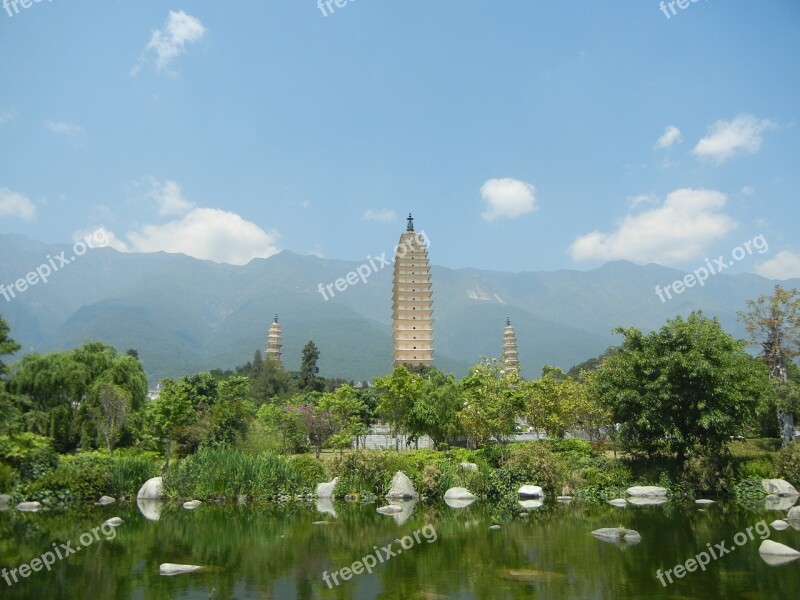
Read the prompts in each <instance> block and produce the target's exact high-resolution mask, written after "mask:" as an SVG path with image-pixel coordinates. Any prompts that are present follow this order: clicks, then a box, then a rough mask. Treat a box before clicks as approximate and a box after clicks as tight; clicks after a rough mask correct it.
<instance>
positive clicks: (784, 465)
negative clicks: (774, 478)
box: [776, 442, 800, 487]
mask: <svg viewBox="0 0 800 600" xmlns="http://www.w3.org/2000/svg"><path fill="white" fill-rule="evenodd" d="M776 469H777V472H778V475H779V476H780V477H782V478H783V479H785V480H786V481H788V482H789V483H791V484H793V485H794V486H795V487H800V443H798V442H794V443H791V444H789V445H787V446H785V447H784V448H781V451H780V452H779V453H778V458H777V461H776Z"/></svg>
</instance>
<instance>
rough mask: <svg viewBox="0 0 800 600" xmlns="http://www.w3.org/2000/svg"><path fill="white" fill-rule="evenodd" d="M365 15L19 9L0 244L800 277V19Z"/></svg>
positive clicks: (756, 9)
mask: <svg viewBox="0 0 800 600" xmlns="http://www.w3.org/2000/svg"><path fill="white" fill-rule="evenodd" d="M337 2H338V4H337V3H336V2H334V1H331V2H330V3H329V4H328V5H327V6H326V4H325V2H324V1H323V2H318V0H267V1H263V0H259V1H255V0H242V1H237V2H211V1H205V0H195V1H192V2H183V3H181V2H174V1H172V0H170V1H167V2H162V1H148V0H137V1H135V2H134V1H127V2H123V1H121V0H104V1H102V2H100V1H95V2H88V1H77V0H73V1H69V0H24V4H22V3H20V1H11V0H6V2H5V3H4V4H3V6H2V9H0V148H2V160H0V233H11V232H13V233H18V234H23V235H25V236H28V237H30V238H33V239H36V240H40V241H43V242H48V243H54V242H68V241H72V240H74V239H78V238H79V237H81V236H84V235H86V234H87V232H93V231H97V230H98V228H104V229H105V231H106V232H107V234H108V236H109V239H111V240H112V243H111V245H112V246H113V247H114V248H116V249H117V250H119V251H124V252H154V251H167V252H183V253H185V254H189V255H191V256H195V257H197V258H202V259H208V260H214V261H217V262H223V263H231V264H246V263H247V262H248V261H250V260H252V259H253V258H258V257H269V256H271V255H272V254H274V253H276V252H279V251H281V250H291V251H293V252H296V253H299V254H313V255H317V256H321V257H324V258H335V259H348V260H363V259H365V258H366V257H367V256H368V255H371V256H375V255H377V254H380V253H381V252H384V251H391V250H392V249H393V247H394V245H395V244H396V243H397V241H398V238H399V236H400V234H401V233H402V232H403V231H404V230H405V216H406V215H407V214H408V213H409V212H413V214H414V217H415V223H416V228H417V230H418V231H419V230H424V231H425V233H426V235H427V237H428V239H429V240H430V258H431V262H432V263H433V264H437V265H443V266H447V267H452V268H462V267H474V268H480V269H492V270H503V271H515V272H516V271H538V270H543V271H553V270H558V269H579V270H586V269H591V268H595V267H597V266H599V265H602V264H604V263H605V262H608V261H612V260H619V259H624V260H629V261H632V262H635V263H638V264H648V263H651V262H652V263H659V264H662V265H665V266H670V267H675V268H678V269H682V270H685V271H691V270H693V269H696V268H697V267H700V266H703V265H705V264H707V261H708V260H711V261H712V262H713V260H714V259H715V258H716V257H717V256H724V257H731V256H733V257H734V258H735V259H736V260H731V259H726V260H727V261H728V262H729V269H728V271H729V272H731V273H734V272H754V273H758V274H761V275H764V276H766V277H770V278H775V279H786V278H791V277H800V237H799V236H798V227H797V225H798V223H800V219H799V218H798V217H800V202H799V200H800V168H798V159H800V135H799V132H798V123H797V122H798V116H799V115H798V112H800V36H798V34H797V32H798V30H800V2H798V1H797V0H764V1H760V2H755V1H745V0H735V1H722V0H699V1H696V0H695V1H692V0H680V1H679V2H675V1H673V2H664V3H659V2H658V1H657V0H620V1H618V2H596V1H593V0H580V1H579V0H559V1H557V2H556V1H550V2H544V1H540V0H471V1H470V2H464V1H462V0H437V1H436V2H423V1H422V0H409V1H407V2H386V1H385V0H337ZM26 5H27V6H26ZM754 240H760V241H759V242H758V243H755V242H754ZM746 243H747V244H746ZM745 244H746V245H745ZM745 248H747V251H745Z"/></svg>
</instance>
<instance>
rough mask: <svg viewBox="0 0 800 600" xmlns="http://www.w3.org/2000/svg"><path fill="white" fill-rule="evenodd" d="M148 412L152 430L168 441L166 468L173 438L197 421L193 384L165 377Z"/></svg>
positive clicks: (166, 467)
mask: <svg viewBox="0 0 800 600" xmlns="http://www.w3.org/2000/svg"><path fill="white" fill-rule="evenodd" d="M147 413H148V422H149V423H150V426H151V428H152V432H153V433H154V434H155V435H156V437H157V438H159V439H160V440H161V441H166V450H165V452H164V455H165V458H166V463H165V465H164V470H166V469H168V468H169V460H170V456H171V454H172V440H173V439H174V438H175V436H176V435H177V434H178V433H180V432H181V431H182V430H183V429H185V428H186V427H188V426H189V425H191V424H193V423H195V422H196V421H197V412H196V411H195V408H194V402H193V390H192V386H191V385H190V384H189V383H188V382H187V381H186V379H185V378H181V379H179V380H175V379H164V380H163V381H162V382H161V392H160V393H159V395H158V398H157V399H156V400H154V401H153V402H151V403H150V405H149V406H148V408H147Z"/></svg>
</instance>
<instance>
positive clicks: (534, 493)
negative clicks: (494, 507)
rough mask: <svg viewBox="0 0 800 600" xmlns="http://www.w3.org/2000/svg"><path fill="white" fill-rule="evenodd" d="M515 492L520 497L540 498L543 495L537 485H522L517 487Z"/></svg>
mask: <svg viewBox="0 0 800 600" xmlns="http://www.w3.org/2000/svg"><path fill="white" fill-rule="evenodd" d="M517 494H519V497H520V498H541V497H542V496H544V492H543V491H542V488H541V487H539V486H538V485H523V486H522V487H521V488H519V491H517Z"/></svg>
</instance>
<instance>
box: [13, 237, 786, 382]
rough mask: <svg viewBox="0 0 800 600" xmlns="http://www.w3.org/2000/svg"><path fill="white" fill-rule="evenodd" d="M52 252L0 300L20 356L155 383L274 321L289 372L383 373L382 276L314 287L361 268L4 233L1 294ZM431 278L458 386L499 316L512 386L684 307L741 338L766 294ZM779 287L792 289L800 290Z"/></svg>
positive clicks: (609, 268) (594, 273)
mask: <svg viewBox="0 0 800 600" xmlns="http://www.w3.org/2000/svg"><path fill="white" fill-rule="evenodd" d="M62 251H65V257H67V258H73V260H72V262H70V263H69V264H67V265H64V266H62V267H61V268H60V269H59V270H58V271H57V272H55V273H53V274H52V275H51V276H50V279H49V281H48V282H47V283H46V284H43V283H41V282H40V283H38V284H36V285H34V286H32V287H30V288H29V289H27V290H26V291H25V292H24V293H21V294H20V293H17V297H16V298H12V299H11V300H10V301H7V300H6V299H5V298H4V297H3V296H2V295H0V315H2V316H3V317H4V318H5V319H6V320H7V321H8V322H9V324H10V326H11V333H12V337H13V338H14V339H16V340H17V341H18V342H20V343H21V344H22V345H23V348H24V350H23V351H24V352H31V351H37V352H46V351H50V350H54V349H68V348H72V347H74V346H77V345H80V344H81V343H82V342H83V341H84V340H86V339H100V340H103V341H106V342H108V343H110V344H113V345H114V346H116V347H117V348H118V349H119V350H120V351H125V350H126V349H128V348H135V349H136V350H138V352H139V356H140V357H141V359H142V361H143V363H144V365H145V368H146V369H147V372H148V375H149V377H150V379H151V382H155V381H156V380H157V379H159V378H161V377H164V376H170V375H179V374H182V373H185V372H194V371H198V370H205V369H210V368H214V367H223V368H227V367H232V366H234V365H237V364H242V363H244V362H246V361H247V360H249V359H250V358H252V356H253V353H254V352H255V350H256V349H263V347H264V345H265V341H266V334H267V329H268V328H269V324H270V323H271V321H272V316H273V314H274V313H278V314H279V317H280V321H281V324H282V327H283V335H284V348H283V350H284V364H285V365H286V367H287V368H289V369H297V368H298V367H299V363H300V351H301V348H302V346H303V345H304V344H305V343H306V342H307V341H308V340H314V342H315V343H316V344H317V346H319V348H320V352H321V356H320V370H321V373H322V374H323V375H327V376H334V375H335V376H341V377H346V378H348V379H365V378H371V377H374V376H376V375H382V374H385V373H387V372H388V371H389V370H390V368H391V330H390V326H391V278H392V272H391V265H389V266H386V267H385V268H383V269H382V270H380V271H378V272H377V273H373V274H372V275H371V276H370V277H369V279H368V281H367V283H366V284H364V283H361V282H360V281H359V282H358V283H357V284H356V285H353V286H350V287H348V289H347V290H346V291H344V292H335V294H336V295H335V297H332V298H329V299H328V300H325V299H324V298H323V296H322V295H321V294H320V293H319V291H318V285H319V284H320V283H322V284H323V285H325V284H328V283H332V282H333V281H335V280H336V279H337V278H339V277H344V276H346V274H347V273H348V272H349V271H352V270H355V269H356V268H357V267H358V265H359V264H360V263H358V262H353V261H342V260H326V259H320V258H317V257H314V256H300V255H297V254H294V253H292V252H288V251H285V252H282V253H280V254H278V255H276V256H273V257H271V258H269V259H258V260H253V261H252V262H250V263H249V264H247V265H245V266H241V267H239V266H232V265H222V264H217V263H213V262H210V261H204V260H197V259H194V258H189V257H187V256H184V255H176V254H165V253H155V254H123V253H119V252H116V251H115V250H112V249H110V248H99V249H94V250H90V251H89V252H87V253H86V254H85V255H83V256H81V257H72V256H71V254H70V253H71V252H72V247H71V246H69V245H63V244H62V245H48V244H42V243H39V242H36V241H33V240H30V239H28V238H25V237H23V236H19V235H13V234H8V235H0V283H3V284H5V285H6V287H8V286H9V285H10V284H13V282H15V281H16V280H18V279H20V278H24V277H25V276H26V275H27V273H28V272H30V271H33V270H35V269H36V267H37V266H39V265H40V264H43V263H47V262H48V260H49V258H50V257H55V256H56V255H58V254H59V253H60V252H62ZM56 264H58V263H56ZM376 264H377V263H376ZM432 274H433V286H434V287H433V292H434V311H435V314H434V316H435V319H436V322H435V324H434V342H435V344H436V353H435V359H436V364H437V366H439V367H440V368H442V369H444V370H446V371H451V372H455V373H457V374H459V375H461V374H463V373H464V372H466V369H467V368H468V367H469V365H470V364H473V363H475V362H476V361H478V360H479V359H480V357H481V356H482V355H488V356H498V355H499V354H500V352H501V347H502V332H503V326H504V324H505V317H506V315H508V316H510V317H511V319H512V322H513V324H514V326H515V329H516V333H517V339H518V342H519V355H520V360H521V363H522V370H523V374H524V375H525V376H526V377H535V376H537V375H538V374H539V372H540V370H541V367H542V365H544V364H552V365H556V366H560V367H562V368H564V369H567V368H569V367H570V366H572V365H574V364H576V363H578V362H581V361H583V360H585V359H587V358H589V357H592V356H595V355H597V354H599V353H600V352H602V351H603V350H604V349H605V348H606V347H607V346H609V345H612V344H615V343H618V340H619V338H615V337H614V336H612V334H611V330H612V329H613V328H614V327H615V326H617V325H624V326H635V327H639V328H642V329H645V330H650V329H653V328H656V327H659V326H661V325H662V324H663V323H664V322H665V321H666V319H668V318H670V317H672V316H674V315H676V314H687V313H688V312H689V311H691V310H692V309H696V308H701V309H703V310H704V311H705V312H706V314H708V315H712V316H718V317H719V318H720V320H721V321H722V323H723V324H724V326H725V327H726V329H727V330H728V331H730V332H732V333H734V334H735V335H736V336H738V337H743V336H744V329H743V328H742V326H741V324H740V323H739V322H738V321H737V320H736V311H737V310H742V309H744V308H745V302H746V300H747V299H750V298H755V297H757V296H758V295H759V294H764V293H769V292H770V291H771V290H772V287H773V286H774V282H771V281H769V280H767V279H764V278H762V277H758V276H755V275H737V276H729V275H725V274H719V275H715V276H712V277H711V278H710V279H709V280H708V281H707V282H706V285H705V286H704V287H698V286H696V287H694V288H692V289H688V290H686V291H685V292H683V293H682V294H681V295H678V296H676V297H674V298H673V299H672V300H668V301H667V302H661V301H660V300H659V298H658V297H657V296H656V294H655V292H654V289H655V286H656V285H657V284H659V285H661V286H664V285H666V284H668V283H670V282H672V281H674V280H676V279H678V278H681V277H682V276H683V273H682V272H680V271H676V270H673V269H668V268H665V267H661V266H659V265H654V264H651V265H647V266H638V265H634V264H632V263H629V262H625V261H618V262H613V263H608V264H606V265H604V266H603V267H600V268H598V269H594V270H591V271H556V272H529V273H504V272H497V271H479V270H475V269H459V270H453V269H447V268H444V267H437V266H434V267H433V269H432ZM785 285H787V286H789V287H793V286H800V280H793V281H788V282H785ZM328 295H329V294H328Z"/></svg>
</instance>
